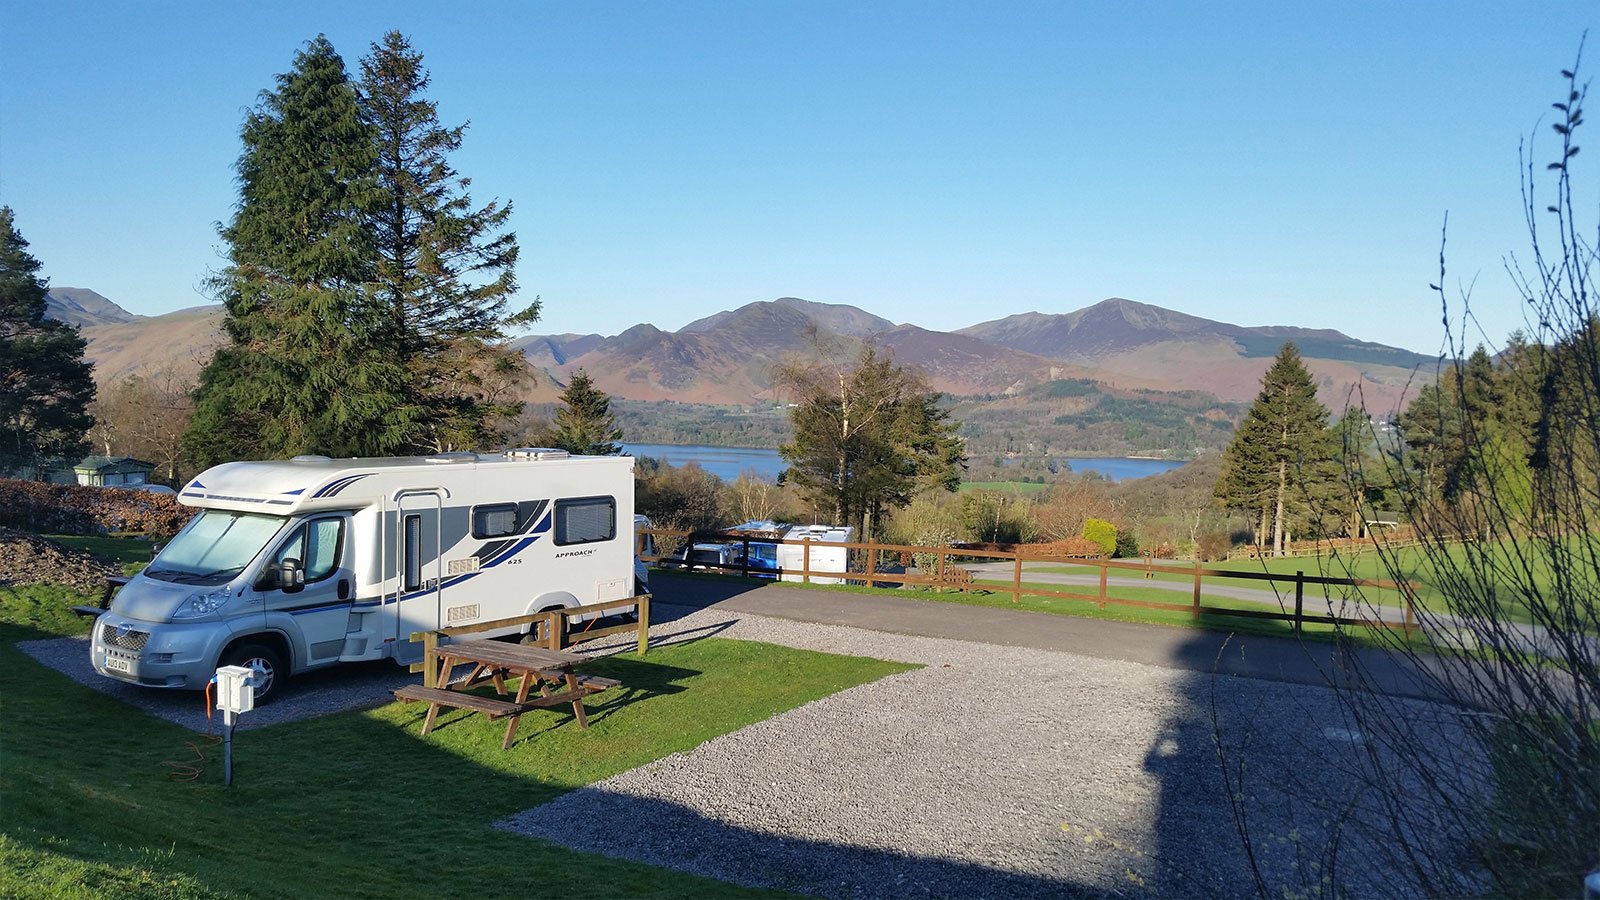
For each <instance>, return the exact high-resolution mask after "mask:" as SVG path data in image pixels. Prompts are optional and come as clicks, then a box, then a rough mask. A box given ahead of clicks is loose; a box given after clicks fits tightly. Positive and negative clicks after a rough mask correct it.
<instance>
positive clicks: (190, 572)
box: [144, 509, 289, 581]
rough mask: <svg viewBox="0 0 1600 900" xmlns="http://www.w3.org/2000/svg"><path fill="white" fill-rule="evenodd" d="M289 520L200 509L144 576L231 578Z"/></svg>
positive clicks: (172, 578)
mask: <svg viewBox="0 0 1600 900" xmlns="http://www.w3.org/2000/svg"><path fill="white" fill-rule="evenodd" d="M288 521H289V520H288V519H286V518H284V517H282V516H264V515H261V514H260V513H245V512H229V511H226V510H220V509H207V510H202V511H201V512H200V515H198V516H195V518H194V520H193V521H191V522H190V523H189V524H188V525H186V526H184V529H183V530H182V531H180V532H178V536H177V537H174V538H173V539H172V540H171V541H170V542H168V543H167V546H166V547H165V548H163V549H162V551H161V553H160V555H158V556H157V557H156V558H155V560H154V561H152V562H151V563H150V567H149V568H147V569H145V570H144V574H146V575H148V576H150V577H152V578H161V579H164V580H167V581H180V580H181V581H192V580H193V579H195V578H221V577H224V576H230V577H231V576H233V575H236V574H238V573H239V572H241V571H243V570H244V567H245V566H247V565H249V564H250V561H251V560H253V559H255V558H256V556H257V554H259V553H260V552H261V548H263V547H265V546H266V545H267V542H268V541H271V540H272V539H273V537H274V536H276V535H277V534H278V532H279V531H282V530H283V526H284V525H285V524H286V523H287V522H288Z"/></svg>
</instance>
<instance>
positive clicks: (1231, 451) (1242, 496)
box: [1216, 343, 1339, 556]
mask: <svg viewBox="0 0 1600 900" xmlns="http://www.w3.org/2000/svg"><path fill="white" fill-rule="evenodd" d="M1332 435H1333V433H1332V432H1331V431H1330V430H1329V428H1328V408H1327V407H1325V406H1323V405H1322V404H1321V403H1320V402H1319V401H1318V400H1317V387H1316V384H1315V383H1314V382H1313V381H1312V380H1311V373H1310V372H1309V371H1308V370H1307V369H1306V366H1305V362H1304V361H1303V360H1302V359H1301V358H1300V351H1299V349H1298V348H1296V347H1295V345H1294V344H1293V343H1287V344H1284V345H1283V349H1282V350H1279V351H1278V356H1277V358H1276V359H1274V360H1273V363H1272V366H1271V368H1269V369H1267V373H1266V374H1265V375H1263V376H1262V378H1261V393H1259V394H1257V395H1256V401H1255V405H1253V406H1252V407H1251V408H1250V412H1249V413H1248V414H1246V416H1245V420H1244V422H1243V423H1242V424H1241V425H1240V427H1239V432H1238V434H1237V435H1235V436H1234V439H1233V442H1232V443H1231V444H1229V445H1228V449H1227V450H1226V451H1225V452H1224V454H1223V476H1222V478H1221V479H1220V480H1219V481H1218V483H1217V489H1216V493H1217V497H1218V499H1220V500H1221V501H1222V502H1223V503H1225V504H1227V505H1229V506H1234V507H1236V508H1246V509H1250V510H1252V511H1253V512H1255V513H1257V514H1259V515H1260V517H1261V523H1262V528H1261V531H1260V532H1259V533H1258V542H1260V543H1264V542H1265V537H1266V535H1265V533H1264V532H1265V531H1266V524H1267V523H1268V522H1269V521H1270V522H1271V534H1272V552H1273V555H1274V556H1282V555H1283V545H1284V540H1285V535H1286V534H1288V533H1289V531H1290V530H1291V528H1292V527H1293V523H1294V522H1295V521H1299V522H1302V523H1312V522H1315V521H1316V520H1317V519H1318V517H1319V515H1320V514H1321V513H1322V512H1323V510H1322V507H1323V506H1324V505H1326V504H1327V502H1328V500H1329V498H1330V497H1332V496H1334V494H1335V492H1336V491H1337V489H1338V479H1339V466H1338V462H1337V457H1336V455H1335V449H1334V444H1333V441H1332Z"/></svg>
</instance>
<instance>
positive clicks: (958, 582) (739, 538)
mask: <svg viewBox="0 0 1600 900" xmlns="http://www.w3.org/2000/svg"><path fill="white" fill-rule="evenodd" d="M639 534H640V535H641V537H640V539H639V540H640V558H641V559H643V560H644V561H645V562H648V563H652V564H660V563H663V562H665V563H667V564H668V565H680V564H681V565H682V566H683V567H684V568H689V569H701V570H705V571H708V572H718V573H722V574H732V575H742V576H744V577H746V578H753V577H766V578H772V577H775V576H777V577H782V578H784V579H785V580H791V581H792V580H795V579H796V578H798V579H799V580H800V581H801V582H802V583H807V584H809V583H810V582H811V580H812V579H813V578H826V579H830V580H832V579H839V578H843V579H846V580H847V581H848V582H849V583H852V584H860V585H868V586H872V587H879V586H887V585H912V586H916V587H928V588H939V589H947V590H958V591H973V592H986V593H993V592H996V591H1001V592H1004V593H1009V594H1010V595H1011V602H1012V603H1013V604H1019V605H1020V604H1021V602H1022V598H1023V596H1029V597H1043V598H1056V599H1063V600H1080V601H1087V602H1090V603H1095V604H1098V605H1099V607H1100V608H1101V609H1105V608H1106V607H1107V606H1108V605H1121V606H1135V607H1142V608H1145V609H1161V610H1173V611H1177V612H1188V613H1190V614H1191V615H1192V616H1193V617H1194V618H1197V619H1198V618H1200V617H1201V616H1233V617H1239V618H1249V619H1268V620H1278V621H1284V622H1288V623H1290V624H1291V625H1292V626H1293V628H1294V630H1295V632H1296V633H1298V632H1300V631H1301V630H1302V628H1303V627H1304V626H1305V625H1307V624H1323V625H1337V626H1364V627H1374V628H1398V629H1402V630H1404V631H1405V633H1406V635H1407V636H1408V637H1409V636H1410V634H1411V631H1412V629H1414V628H1416V627H1417V618H1416V612H1415V593H1416V588H1417V585H1416V584H1414V583H1412V582H1398V581H1387V580H1379V579H1365V578H1334V577H1330V576H1326V575H1308V574H1306V573H1305V572H1304V571H1303V570H1302V571H1296V572H1295V573H1294V574H1292V575H1290V574H1276V573H1272V572H1236V571H1231V570H1227V569H1212V568H1206V567H1205V566H1204V565H1202V563H1201V562H1200V561H1199V560H1196V561H1195V563H1194V565H1193V566H1192V567H1191V566H1178V565H1168V564H1161V565H1157V564H1155V562H1154V560H1153V559H1149V558H1146V559H1145V560H1144V561H1143V562H1134V561H1129V560H1115V559H1086V558H1083V557H1076V556H1071V557H1069V556H1061V555H1046V554H1040V553H1029V552H1027V551H1024V550H1000V549H974V548H968V547H921V546H910V545H904V544H885V543H879V542H877V541H866V542H854V541H846V542H839V541H827V542H819V541H811V540H781V539H777V538H765V537H761V536H751V535H749V534H742V533H739V532H720V531H684V530H681V529H668V528H645V529H640V531H639ZM646 534H652V535H655V536H656V537H657V544H658V545H660V544H662V543H668V542H669V541H670V542H671V543H675V544H676V543H683V544H686V545H687V546H689V547H691V548H692V547H693V545H694V544H695V543H696V542H717V543H722V544H728V545H734V546H738V547H740V550H741V552H740V553H739V554H738V556H737V561H736V562H733V563H715V562H706V561H696V560H690V559H687V558H686V559H684V560H681V561H680V560H677V559H676V558H673V557H670V556H667V555H662V554H656V555H647V554H645V553H644V552H643V547H644V542H643V537H642V536H643V535H646ZM662 538H666V539H669V541H662V540H661V539H662ZM751 544H791V545H800V546H801V547H802V551H801V566H800V568H799V569H794V568H786V569H776V570H775V569H772V568H769V567H766V566H752V565H750V562H749V560H750V545H751ZM814 544H815V545H817V546H824V547H830V548H832V547H843V548H845V549H846V550H848V551H850V553H851V556H852V557H853V558H854V559H856V560H859V565H856V566H852V567H851V569H850V571H847V572H839V571H836V570H818V569H813V568H811V556H810V550H811V546H812V545H814ZM886 553H887V554H893V556H894V559H895V560H896V561H897V562H900V563H902V564H904V563H909V561H910V560H911V559H912V558H913V557H921V558H923V559H926V558H927V557H928V556H930V555H931V556H934V557H935V560H936V561H935V564H934V566H933V567H932V571H930V572H926V573H924V572H921V571H919V572H917V573H916V574H910V573H908V572H906V571H903V570H902V571H899V572H895V571H882V569H883V568H884V566H883V560H884V554H886ZM972 561H984V562H987V561H1009V562H1011V564H1012V566H1011V572H1010V575H1011V578H1010V585H1009V586H1002V585H1000V584H996V583H993V582H979V581H978V580H977V579H976V577H974V574H973V573H972V572H971V571H970V570H968V569H966V568H964V567H963V566H961V565H959V563H961V562H972ZM1024 563H1055V564H1058V565H1064V566H1075V567H1085V568H1097V569H1099V587H1098V590H1097V591H1096V592H1095V593H1085V592H1080V591H1066V590H1053V589H1050V588H1048V587H1044V586H1041V585H1038V584H1030V585H1027V586H1024V584H1023V578H1022V573H1023V568H1022V567H1023V564H1024ZM1113 569H1115V570H1118V571H1129V572H1138V573H1139V574H1140V575H1141V576H1143V577H1145V578H1152V577H1153V576H1154V575H1155V574H1156V573H1158V572H1159V573H1162V574H1166V575H1174V576H1182V577H1185V578H1190V579H1192V580H1193V581H1192V588H1191V591H1190V602H1188V603H1167V602H1162V601H1158V600H1139V599H1133V598H1129V597H1118V596H1115V595H1114V594H1113V593H1112V590H1111V589H1109V588H1108V581H1109V575H1110V572H1111V571H1112V570H1113ZM1207 578H1212V579H1235V580H1239V581H1265V582H1269V583H1271V584H1274V585H1275V584H1279V583H1283V584H1292V586H1293V592H1294V593H1293V601H1292V603H1293V606H1292V607H1291V606H1290V601H1289V600H1287V599H1286V598H1285V596H1284V595H1280V598H1279V602H1280V604H1281V606H1282V608H1281V609H1278V610H1273V609H1237V608H1233V607H1227V606H1215V605H1207V604H1205V603H1204V602H1203V601H1202V586H1203V582H1204V580H1205V579H1207ZM1306 585H1316V586H1325V587H1366V588H1375V589H1378V590H1390V591H1397V592H1399V593H1400V595H1401V597H1402V599H1403V608H1404V617H1403V619H1402V620H1401V621H1399V622H1391V621H1387V620H1384V619H1379V618H1368V617H1362V618H1353V617H1348V616H1335V615H1320V614H1316V613H1307V612H1306V611H1305V588H1306ZM1272 590H1273V591H1274V592H1276V590H1277V589H1276V587H1274V588H1272Z"/></svg>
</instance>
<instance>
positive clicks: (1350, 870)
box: [1144, 633, 1457, 897]
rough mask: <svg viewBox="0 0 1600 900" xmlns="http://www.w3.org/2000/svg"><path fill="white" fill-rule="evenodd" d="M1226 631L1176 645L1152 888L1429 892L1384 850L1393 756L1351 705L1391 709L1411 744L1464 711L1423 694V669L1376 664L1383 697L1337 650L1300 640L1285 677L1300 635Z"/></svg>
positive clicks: (1153, 758)
mask: <svg viewBox="0 0 1600 900" xmlns="http://www.w3.org/2000/svg"><path fill="white" fill-rule="evenodd" d="M1217 637H1218V636H1217V635H1214V634H1209V635H1208V634H1205V633H1197V634H1196V635H1195V636H1194V638H1193V639H1192V640H1190V641H1187V642H1186V644H1185V646H1183V647H1182V648H1180V649H1179V651H1178V652H1177V653H1176V657H1177V659H1176V660H1175V662H1176V663H1177V665H1178V666H1179V667H1180V668H1181V669H1184V670H1188V671H1186V672H1185V673H1184V677H1183V679H1182V681H1181V684H1180V686H1179V687H1178V688H1177V690H1176V692H1175V695H1174V697H1173V698H1172V699H1173V701H1174V702H1173V703H1172V705H1171V707H1170V708H1169V709H1168V710H1167V711H1166V712H1165V715H1164V722H1163V725H1162V727H1161V729H1160V732H1159V736H1158V738H1157V739H1156V742H1155V744H1154V745H1153V746H1152V747H1151V748H1150V750H1149V751H1148V753H1147V754H1146V758H1145V765H1144V768H1145V771H1146V772H1148V773H1149V774H1150V775H1151V776H1153V777H1154V778H1155V779H1156V780H1157V782H1158V784H1159V796H1160V800H1159V804H1158V806H1157V812H1156V821H1155V823H1154V831H1155V834H1154V837H1155V848H1156V852H1155V854H1154V856H1153V857H1152V859H1150V860H1149V869H1150V871H1151V873H1152V877H1150V878H1149V879H1148V882H1147V883H1148V886H1149V887H1150V888H1152V889H1153V890H1155V891H1156V892H1158V893H1169V894H1174V893H1175V894H1180V895H1185V896H1192V895H1200V894H1205V895H1214V896H1240V895H1249V894H1255V895H1258V896H1273V897H1277V896H1349V897H1404V896H1420V891H1419V890H1418V889H1417V888H1416V887H1415V886H1414V885H1413V884H1411V882H1410V879H1409V878H1408V877H1407V875H1406V873H1405V872H1404V871H1403V869H1402V867H1400V866H1399V865H1397V864H1396V863H1397V861H1396V860H1394V859H1393V858H1392V857H1391V856H1390V855H1389V853H1388V850H1389V845H1391V844H1392V843H1393V834H1392V832H1391V831H1390V830H1389V823H1388V821H1387V820H1386V819H1385V818H1384V817H1383V815H1382V811H1383V806H1384V805H1385V803H1386V802H1390V801H1392V800H1393V798H1392V797H1388V796H1380V794H1379V793H1377V792H1375V785H1374V783H1373V782H1372V781H1371V780H1370V778H1369V776H1368V768H1367V767H1368V766H1370V765H1371V764H1372V763H1373V762H1374V761H1376V760H1379V759H1382V758H1385V757H1386V756H1387V755H1388V754H1387V751H1386V749H1385V747H1384V746H1383V742H1382V740H1380V739H1379V738H1378V737H1376V736H1374V735H1371V734H1366V733H1363V732H1362V730H1361V728H1360V726H1359V722H1358V721H1356V719H1355V717H1353V716H1352V715H1351V708H1350V706H1349V704H1351V703H1368V704H1370V703H1383V704H1385V705H1389V704H1392V705H1393V707H1394V708H1395V709H1396V710H1397V716H1399V717H1400V718H1399V720H1400V721H1405V722H1408V723H1409V724H1408V725H1407V728H1408V729H1409V730H1411V731H1412V732H1413V733H1414V734H1415V735H1416V737H1414V738H1413V739H1416V740H1425V741H1439V742H1441V744H1440V746H1441V747H1444V746H1449V743H1450V742H1451V741H1452V740H1453V738H1452V735H1453V734H1454V732H1453V729H1452V727H1451V725H1450V722H1451V720H1452V719H1453V718H1454V716H1455V715H1456V714H1457V713H1456V712H1454V711H1452V709H1450V708H1447V707H1445V706H1442V705H1440V704H1438V703H1434V702H1429V701H1427V700H1424V699H1419V696H1418V695H1419V694H1422V693H1424V692H1423V691H1421V689H1420V688H1419V687H1418V686H1416V684H1415V682H1414V679H1415V673H1412V672H1408V671H1407V670H1406V669H1405V668H1404V667H1401V666H1395V665H1393V664H1392V663H1390V665H1391V666H1392V667H1391V668H1390V669H1387V670H1383V671H1380V672H1378V673H1377V674H1378V684H1379V686H1380V689H1383V690H1385V693H1384V694H1383V695H1381V696H1374V695H1371V694H1367V695H1358V694H1355V693H1353V692H1351V690H1350V688H1349V687H1348V684H1346V682H1347V681H1348V678H1347V673H1346V672H1344V671H1343V666H1344V665H1347V664H1348V658H1342V657H1341V655H1340V654H1341V650H1340V649H1339V648H1337V647H1335V646H1334V645H1331V644H1326V643H1319V642H1306V643H1303V644H1298V652H1299V653H1300V654H1301V659H1300V660H1299V661H1298V665H1297V666H1292V668H1295V669H1297V670H1298V673H1297V677H1294V678H1289V679H1284V680H1279V678H1278V677H1276V676H1278V674H1279V671H1278V670H1279V669H1280V667H1282V668H1290V667H1291V666H1289V663H1291V662H1292V660H1291V659H1290V657H1291V656H1292V655H1293V653H1294V652H1296V651H1295V645H1294V644H1291V642H1288V641H1285V640H1283V639H1276V638H1275V639H1270V640H1268V641H1262V640H1260V639H1250V638H1246V639H1238V638H1235V639H1234V640H1231V641H1227V642H1224V641H1219V640H1218V639H1217ZM1346 649H1347V650H1348V649H1350V648H1346ZM1258 651H1265V652H1258ZM1355 653H1356V654H1357V656H1358V657H1359V658H1360V659H1361V660H1363V661H1364V662H1370V663H1373V664H1374V665H1382V664H1384V663H1385V659H1383V658H1381V655H1380V654H1377V653H1375V652H1374V651H1368V650H1359V649H1358V650H1355ZM1252 656H1254V657H1255V658H1251V657H1252ZM1342 659H1343V660H1344V661H1343V662H1342V661H1341V660H1342ZM1318 672H1320V673H1321V674H1320V677H1321V678H1322V679H1323V681H1322V683H1321V684H1317V683H1316V677H1317V676H1316V673H1318ZM1240 675H1245V676H1246V677H1239V676H1240ZM1333 685H1343V687H1342V689H1341V690H1335V688H1334V687H1333ZM1391 689H1392V692H1390V691H1391ZM1401 802H1410V801H1401ZM1440 847H1441V852H1445V851H1444V846H1443V844H1441V845H1440Z"/></svg>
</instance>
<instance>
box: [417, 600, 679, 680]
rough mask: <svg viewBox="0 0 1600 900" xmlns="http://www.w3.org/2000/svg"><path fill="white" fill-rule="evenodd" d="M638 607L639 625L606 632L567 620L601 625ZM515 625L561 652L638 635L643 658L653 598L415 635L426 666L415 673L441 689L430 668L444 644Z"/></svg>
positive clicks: (648, 639)
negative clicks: (610, 614) (573, 625)
mask: <svg viewBox="0 0 1600 900" xmlns="http://www.w3.org/2000/svg"><path fill="white" fill-rule="evenodd" d="M630 606H631V607H636V615H637V616H638V618H637V620H636V621H633V622H628V623H626V624H623V625H610V626H607V627H605V628H586V629H581V630H576V631H574V630H571V629H570V628H569V627H568V623H567V620H569V619H572V618H574V617H576V616H582V615H587V614H589V613H598V614H599V615H596V616H595V617H594V618H592V619H590V620H589V624H590V625H593V624H594V623H595V622H598V621H600V619H601V618H602V617H603V616H604V614H605V612H606V611H607V610H611V611H614V612H622V611H624V610H626V609H627V608H628V607H630ZM513 625H518V626H520V625H528V626H531V627H530V630H529V636H530V637H532V639H533V641H534V642H535V643H538V644H543V645H544V646H546V647H548V648H550V649H551V650H560V649H562V648H563V647H568V646H571V645H573V644H579V643H582V642H584V641H592V640H594V639H595V638H602V637H607V636H609V635H613V634H621V633H623V632H629V631H633V632H638V635H639V655H640V656H643V655H644V654H645V652H646V651H647V650H649V649H650V595H649V594H640V595H639V596H637V597H629V598H628V599H626V600H611V601H608V602H606V603H591V604H589V605H588V606H574V607H572V608H571V609H566V608H562V609H552V610H549V611H547V612H540V613H530V614H528V615H525V616H511V617H509V618H505V619H494V620H492V621H489V622H470V623H468V624H466V625H456V626H453V627H451V628H440V629H439V630H437V631H418V632H415V633H413V634H412V635H411V640H413V641H420V642H421V643H422V662H419V663H412V664H411V671H412V672H421V673H422V683H423V686H424V687H438V685H436V684H434V683H433V680H434V673H435V670H436V668H437V667H436V666H433V665H429V664H428V663H429V661H430V660H431V659H432V657H433V651H434V649H435V648H437V647H438V646H439V644H440V643H447V642H449V640H450V638H454V637H461V636H463V635H468V634H476V633H479V632H483V631H492V630H494V629H497V628H510V627H511V626H513Z"/></svg>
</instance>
